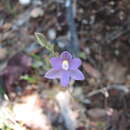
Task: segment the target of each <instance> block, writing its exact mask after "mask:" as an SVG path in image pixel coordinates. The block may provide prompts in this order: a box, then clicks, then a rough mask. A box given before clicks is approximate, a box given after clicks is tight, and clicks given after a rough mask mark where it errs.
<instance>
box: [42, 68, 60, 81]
mask: <svg viewBox="0 0 130 130" xmlns="http://www.w3.org/2000/svg"><path fill="white" fill-rule="evenodd" d="M60 75H61V70H56V69H50V70H49V71H48V72H47V73H46V74H45V76H44V77H45V78H48V79H56V78H60Z"/></svg>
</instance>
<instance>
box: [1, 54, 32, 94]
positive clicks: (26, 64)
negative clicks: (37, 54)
mask: <svg viewBox="0 0 130 130" xmlns="http://www.w3.org/2000/svg"><path fill="white" fill-rule="evenodd" d="M31 63H32V59H31V58H30V57H29V56H27V55H25V54H24V53H22V52H19V53H17V54H15V55H14V56H13V57H11V58H10V59H9V61H8V63H7V66H6V67H5V69H4V71H3V72H1V73H0V76H1V78H2V79H3V82H4V89H5V91H6V92H7V94H9V92H11V91H12V90H13V88H12V84H13V83H14V82H16V81H17V80H18V79H19V77H20V75H22V74H23V73H27V72H28V70H29V68H30V67H31Z"/></svg>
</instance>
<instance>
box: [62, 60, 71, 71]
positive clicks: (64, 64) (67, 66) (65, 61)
mask: <svg viewBox="0 0 130 130" xmlns="http://www.w3.org/2000/svg"><path fill="white" fill-rule="evenodd" d="M62 69H64V70H68V69H69V62H68V61H67V60H63V62H62Z"/></svg>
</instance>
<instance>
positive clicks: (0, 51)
mask: <svg viewBox="0 0 130 130" xmlns="http://www.w3.org/2000/svg"><path fill="white" fill-rule="evenodd" d="M6 56H7V50H6V49H5V48H0V60H3V59H4V58H5V57H6Z"/></svg>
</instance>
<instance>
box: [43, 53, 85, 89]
mask: <svg viewBox="0 0 130 130" xmlns="http://www.w3.org/2000/svg"><path fill="white" fill-rule="evenodd" d="M50 63H51V66H52V69H50V70H49V71H48V72H47V73H46V74H45V77H46V78H48V79H57V78H58V79H60V83H61V86H63V87H66V86H67V85H68V83H69V81H70V80H71V79H73V80H84V78H85V77H84V75H83V73H82V72H81V71H80V70H79V69H78V68H79V67H80V65H81V60H80V59H79V58H72V55H71V54H70V53H69V52H67V51H64V52H62V53H61V55H60V56H59V57H52V58H50Z"/></svg>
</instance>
